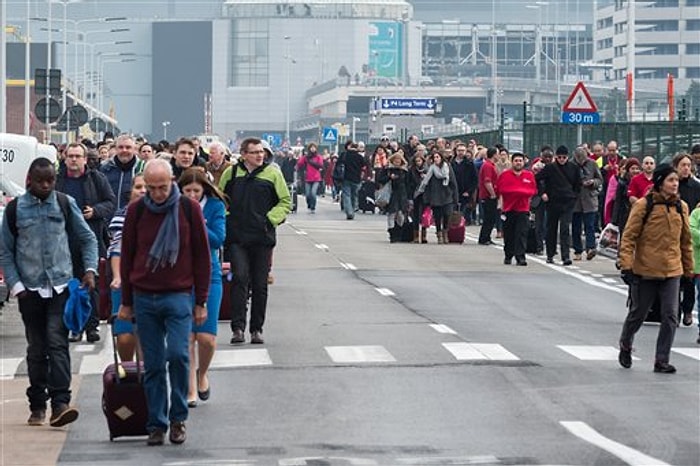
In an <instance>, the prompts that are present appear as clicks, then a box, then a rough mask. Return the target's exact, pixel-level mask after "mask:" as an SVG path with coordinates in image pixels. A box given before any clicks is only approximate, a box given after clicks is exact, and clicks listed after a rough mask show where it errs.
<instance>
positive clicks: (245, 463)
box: [163, 459, 257, 466]
mask: <svg viewBox="0 0 700 466" xmlns="http://www.w3.org/2000/svg"><path fill="white" fill-rule="evenodd" d="M256 463H257V461H255V460H253V461H252V462H251V461H250V460H215V459H207V462H206V464H207V465H209V466H216V465H218V464H220V465H222V466H232V465H236V466H255V464H256ZM201 464H202V460H201V459H198V460H194V461H169V462H166V463H163V466H198V465H201Z"/></svg>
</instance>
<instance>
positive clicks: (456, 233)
mask: <svg viewBox="0 0 700 466" xmlns="http://www.w3.org/2000/svg"><path fill="white" fill-rule="evenodd" d="M465 225H466V221H465V220H464V217H463V216H462V214H461V213H460V212H453V213H452V214H451V215H450V219H449V222H448V227H447V242H448V243H455V244H462V243H464V236H465V234H466V228H465Z"/></svg>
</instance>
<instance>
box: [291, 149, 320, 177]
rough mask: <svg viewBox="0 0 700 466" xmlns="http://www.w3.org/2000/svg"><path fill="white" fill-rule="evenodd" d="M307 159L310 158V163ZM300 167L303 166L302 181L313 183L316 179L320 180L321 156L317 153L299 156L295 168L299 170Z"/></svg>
mask: <svg viewBox="0 0 700 466" xmlns="http://www.w3.org/2000/svg"><path fill="white" fill-rule="evenodd" d="M309 160H311V163H309ZM312 164H314V165H316V166H314V165H312ZM302 167H305V172H304V182H306V183H315V182H316V181H321V170H322V169H323V157H321V156H320V155H318V154H317V153H314V154H313V155H311V154H307V155H304V156H303V157H300V158H299V161H298V162H297V170H300V169H301V168H302Z"/></svg>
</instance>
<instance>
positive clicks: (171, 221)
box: [143, 183, 180, 272]
mask: <svg viewBox="0 0 700 466" xmlns="http://www.w3.org/2000/svg"><path fill="white" fill-rule="evenodd" d="M143 202H144V204H145V205H146V208H147V209H148V210H149V211H150V212H152V213H154V214H163V213H165V218H164V219H163V223H161V224H160V229H159V230H158V234H157V235H156V239H155V241H154V242H153V244H152V245H151V250H150V251H148V261H147V262H146V266H147V267H148V268H150V269H151V272H155V270H156V269H157V268H158V267H165V266H166V265H169V266H170V267H174V266H175V263H176V262H177V256H178V253H179V252H180V224H179V223H180V222H179V221H178V220H179V218H180V215H179V213H180V189H179V188H178V186H177V185H176V184H175V183H173V186H172V188H171V189H170V196H169V197H168V199H166V200H165V202H163V203H162V204H156V203H155V202H154V201H153V199H151V197H150V196H149V195H146V196H144V197H143Z"/></svg>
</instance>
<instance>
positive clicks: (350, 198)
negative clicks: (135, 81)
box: [343, 181, 362, 218]
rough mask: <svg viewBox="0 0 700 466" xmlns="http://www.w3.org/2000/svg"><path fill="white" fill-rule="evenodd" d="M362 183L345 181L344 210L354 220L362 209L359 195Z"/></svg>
mask: <svg viewBox="0 0 700 466" xmlns="http://www.w3.org/2000/svg"><path fill="white" fill-rule="evenodd" d="M361 185H362V183H353V182H352V181H343V210H345V215H347V216H348V217H350V218H352V217H354V216H355V211H356V210H358V209H359V208H360V203H359V199H358V197H357V193H358V192H359V191H360V186H361Z"/></svg>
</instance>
